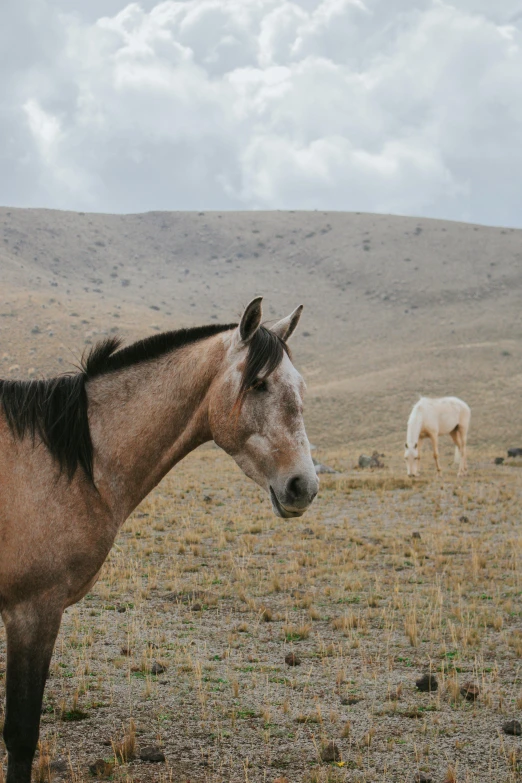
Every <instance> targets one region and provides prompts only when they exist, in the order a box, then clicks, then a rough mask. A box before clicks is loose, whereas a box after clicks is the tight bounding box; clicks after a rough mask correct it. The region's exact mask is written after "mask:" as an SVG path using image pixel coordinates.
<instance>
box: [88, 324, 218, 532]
mask: <svg viewBox="0 0 522 783" xmlns="http://www.w3.org/2000/svg"><path fill="white" fill-rule="evenodd" d="M224 350H225V349H224V346H223V340H222V339H221V337H220V336H217V337H214V338H209V339H208V340H205V343H204V345H203V342H201V343H195V344H194V345H192V346H187V347H186V348H183V349H181V350H180V351H178V352H174V353H173V354H169V355H167V356H164V357H162V358H161V359H157V360H155V361H151V362H144V363H141V364H136V365H135V366H133V367H129V368H127V369H125V370H122V371H120V372H116V373H108V374H107V375H102V376H100V377H98V378H96V379H94V380H92V381H90V382H89V385H88V392H87V393H88V396H89V424H90V429H91V437H92V441H93V447H94V478H95V482H96V486H97V487H98V489H99V491H100V493H101V494H102V496H103V497H104V499H105V500H106V502H107V504H108V505H109V507H110V508H111V509H112V510H113V513H114V514H115V515H116V516H117V517H118V518H119V521H120V522H122V521H123V520H124V519H126V517H127V516H128V515H129V514H130V512H131V511H132V510H133V509H134V508H135V507H136V506H137V505H138V504H139V503H140V502H141V500H143V498H144V497H145V496H146V495H147V494H148V493H149V492H150V491H151V490H152V489H153V487H155V486H156V484H158V482H159V481H161V479H162V478H163V476H165V475H166V474H167V473H168V471H169V470H170V469H171V468H172V467H173V466H174V465H175V464H176V463H177V462H179V461H180V460H181V459H183V457H185V456H186V455H187V454H188V453H189V452H190V451H192V450H193V449H195V448H196V447H197V446H199V445H201V444H202V443H204V442H205V441H208V440H210V439H211V437H212V436H211V433H210V429H209V424H208V403H207V393H208V390H209V388H210V385H211V383H212V380H213V378H214V377H215V375H216V372H217V371H218V369H219V366H220V363H221V361H222V359H223V356H224ZM120 517H121V518H120Z"/></svg>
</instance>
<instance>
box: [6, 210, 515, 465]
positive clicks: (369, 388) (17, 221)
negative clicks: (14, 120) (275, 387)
mask: <svg viewBox="0 0 522 783" xmlns="http://www.w3.org/2000/svg"><path fill="white" fill-rule="evenodd" d="M0 277H1V284H2V297H1V300H0V330H1V331H0V337H1V340H2V343H1V349H0V374H1V375H2V377H28V376H30V377H35V376H38V375H39V374H49V373H54V372H58V371H63V370H64V369H69V368H70V367H71V366H72V365H73V364H74V363H75V361H77V358H78V356H79V355H80V354H81V352H82V350H83V349H84V347H85V345H86V344H87V345H88V344H90V343H92V342H93V341H95V340H96V339H97V337H99V336H101V335H103V334H107V333H110V332H114V331H119V332H121V334H122V335H123V336H125V337H126V338H128V339H132V338H135V337H138V336H144V335H145V334H148V333H150V332H151V331H154V330H157V329H167V328H175V327H178V326H182V325H183V326H189V325H195V324H200V323H205V322H212V321H213V320H215V321H218V322H219V321H230V320H231V319H234V318H236V317H237V316H238V314H239V312H240V311H241V308H242V306H243V305H244V304H245V303H246V302H247V301H248V300H249V299H250V298H251V297H252V296H254V295H256V294H259V293H260V294H263V295H264V297H265V314H266V318H267V319H275V318H278V317H280V316H281V315H284V314H286V313H287V312H288V311H289V310H290V309H292V308H293V307H294V306H295V305H296V304H298V303H299V302H302V303H303V304H304V305H305V313H304V316H303V320H302V323H301V325H300V328H299V330H298V333H297V335H296V336H295V338H294V340H293V350H294V356H295V360H296V363H297V365H298V366H299V367H300V368H301V370H302V371H303V373H304V375H305V378H306V380H307V382H308V386H309V395H308V404H307V417H308V428H309V433H310V437H311V439H312V440H314V441H315V442H317V443H318V445H319V446H321V447H324V448H330V447H346V448H348V449H350V450H353V451H354V453H358V451H359V450H361V449H362V448H363V447H366V448H370V447H371V446H375V447H377V448H387V449H390V448H393V449H394V450H397V449H400V448H401V447H402V444H403V440H404V430H405V422H406V419H407V416H408V413H409V410H410V408H411V405H412V404H413V403H414V401H415V400H416V398H417V396H418V394H420V393H422V394H431V395H440V394H457V395H459V396H462V397H464V399H466V400H467V401H468V402H469V404H470V405H471V408H472V411H473V416H472V430H471V443H472V446H474V447H479V446H480V447H486V446H487V447H491V448H492V447H501V446H503V445H506V446H507V445H522V406H521V403H520V388H521V381H522V347H521V339H520V338H521V336H522V318H521V305H522V232H521V231H516V230H513V229H501V228H485V227H482V226H473V225H467V224H458V223H449V222H443V221H435V220H426V219H416V218H401V217H390V216H378V215H366V214H345V213H328V212H311V213H302V212H301V213H299V212H296V213H292V212H264V213H263V212H255V213H254V212H242V213H181V212H175V213H147V214H143V215H97V214H96V215H94V214H82V213H72V212H56V211H50V210H21V209H8V208H2V209H0Z"/></svg>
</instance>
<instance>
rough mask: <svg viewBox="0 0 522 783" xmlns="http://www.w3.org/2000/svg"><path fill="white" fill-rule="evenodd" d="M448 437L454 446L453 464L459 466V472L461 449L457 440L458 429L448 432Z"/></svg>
mask: <svg viewBox="0 0 522 783" xmlns="http://www.w3.org/2000/svg"><path fill="white" fill-rule="evenodd" d="M450 437H451V440H452V441H453V443H454V444H455V458H454V460H453V462H455V463H456V464H459V470H460V463H461V462H462V449H461V445H460V440H459V429H458V428H457V429H455V430H452V431H451V432H450Z"/></svg>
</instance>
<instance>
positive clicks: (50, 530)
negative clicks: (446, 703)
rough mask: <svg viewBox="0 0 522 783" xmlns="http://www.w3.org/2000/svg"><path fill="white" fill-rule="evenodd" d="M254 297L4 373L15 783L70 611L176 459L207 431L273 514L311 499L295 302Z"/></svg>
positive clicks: (8, 719)
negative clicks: (281, 308) (190, 320)
mask: <svg viewBox="0 0 522 783" xmlns="http://www.w3.org/2000/svg"><path fill="white" fill-rule="evenodd" d="M261 300H262V297H257V298H256V299H254V300H252V302H250V304H249V305H248V306H247V307H246V309H245V310H244V312H243V315H242V317H241V320H240V322H239V324H235V323H230V324H224V325H217V324H213V325H210V326H203V327H197V328H192V329H181V330H177V331H172V332H166V333H162V334H157V335H153V336H151V337H148V338H145V339H143V340H141V341H139V342H136V343H134V344H132V345H128V346H126V347H122V343H121V341H120V340H118V339H117V338H112V337H111V338H108V339H105V340H104V341H102V342H100V343H98V344H96V345H95V346H93V348H91V349H90V351H89V353H88V354H84V357H83V358H82V362H81V365H80V367H79V368H78V369H79V372H75V373H73V374H69V375H62V376H59V377H56V378H52V379H48V380H31V381H11V380H2V381H0V400H1V408H0V477H1V479H0V613H1V616H2V619H3V622H4V625H5V629H6V635H7V669H6V712H5V721H4V730H3V734H4V741H5V745H6V748H7V759H8V761H7V783H29V781H30V779H31V769H32V762H33V757H34V754H35V749H36V746H37V741H38V736H39V728H40V725H39V724H40V711H41V705H42V698H43V692H44V686H45V681H46V677H47V674H48V669H49V664H50V660H51V656H52V653H53V648H54V644H55V640H56V636H57V634H58V630H59V627H60V622H61V618H62V614H63V612H64V610H65V609H66V608H67V607H68V606H71V605H72V604H74V603H76V602H77V601H79V600H80V599H81V598H83V596H84V595H85V594H86V593H87V592H88V591H89V590H90V589H91V587H92V586H93V584H94V583H95V582H96V580H97V579H98V576H99V574H100V570H101V568H102V565H103V563H104V561H105V559H106V557H107V555H108V554H109V551H110V549H111V547H112V545H113V543H114V540H115V538H116V535H117V533H118V531H119V529H120V528H121V526H122V525H123V523H124V521H125V520H126V519H127V517H128V516H129V514H130V513H131V512H132V511H133V509H134V508H136V506H137V505H138V504H139V503H140V502H141V501H142V500H143V498H145V496H146V495H148V493H149V492H150V491H151V490H152V489H153V487H155V486H156V485H157V484H158V482H159V481H160V480H161V479H162V478H163V476H165V475H166V473H167V472H168V471H169V470H170V469H171V468H172V467H173V466H174V465H176V463H178V462H179V461H180V460H181V459H183V458H184V457H185V456H186V455H187V454H188V453H189V452H191V451H192V450H193V449H195V448H196V447H197V446H199V445H201V444H202V443H205V442H207V441H211V440H213V441H214V442H215V443H216V444H217V445H218V446H220V447H221V448H222V449H223V450H224V451H225V452H226V453H227V454H229V455H230V456H231V457H232V458H233V459H234V460H235V461H236V463H237V464H238V465H239V467H240V468H241V469H242V470H243V472H244V473H245V474H246V475H247V476H248V477H250V478H251V479H253V480H254V481H255V482H257V484H259V485H260V486H261V487H262V488H263V489H264V490H265V491H266V492H267V494H268V496H269V498H270V501H271V505H272V509H273V511H274V513H275V514H276V515H277V516H279V517H281V518H283V519H293V518H296V517H300V516H301V515H302V514H303V513H304V512H305V511H306V509H308V507H309V506H310V504H311V502H312V501H313V499H314V498H315V496H316V494H317V490H318V479H317V475H316V472H315V468H314V464H313V462H312V457H311V453H310V444H309V442H308V438H307V435H306V431H305V427H304V422H303V394H304V389H305V385H304V381H303V379H302V377H301V375H300V374H299V373H298V371H297V369H296V368H295V367H294V365H293V363H292V360H291V355H290V351H289V348H288V346H287V341H288V339H289V338H290V336H291V335H292V333H293V332H294V330H295V328H296V326H297V324H298V322H299V318H300V316H301V311H302V306H299V307H297V308H296V309H295V310H294V311H293V312H292V313H291V314H290V315H289V316H287V317H286V318H283V319H282V320H280V321H278V322H277V323H276V324H275V325H273V326H272V327H271V328H267V327H265V326H264V325H262V324H261V320H262V306H261Z"/></svg>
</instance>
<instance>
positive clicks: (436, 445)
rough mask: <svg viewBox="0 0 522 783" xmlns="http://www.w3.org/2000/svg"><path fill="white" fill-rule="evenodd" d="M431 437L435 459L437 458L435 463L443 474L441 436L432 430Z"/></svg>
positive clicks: (439, 472)
mask: <svg viewBox="0 0 522 783" xmlns="http://www.w3.org/2000/svg"><path fill="white" fill-rule="evenodd" d="M429 438H430V440H431V445H432V446H433V459H434V460H435V465H436V466H437V473H438V474H439V476H441V475H442V470H441V468H440V462H439V436H438V435H437V433H436V432H430V433H429Z"/></svg>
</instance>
